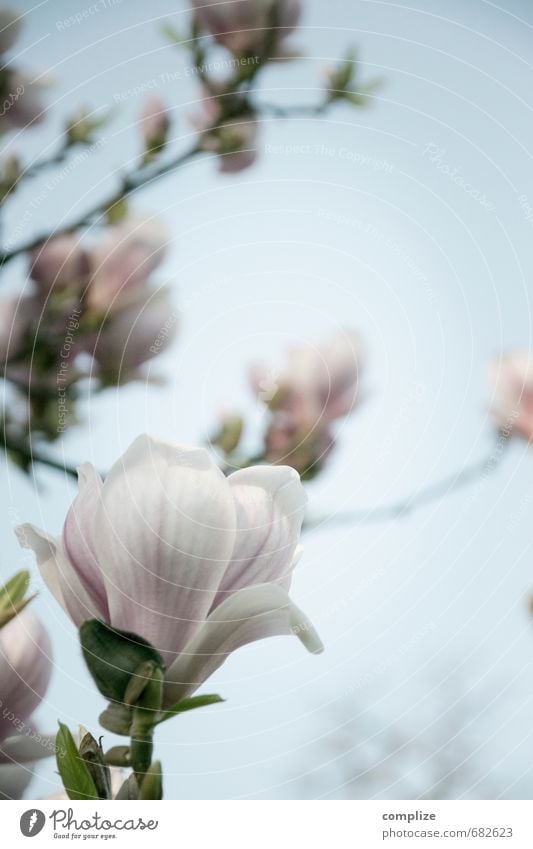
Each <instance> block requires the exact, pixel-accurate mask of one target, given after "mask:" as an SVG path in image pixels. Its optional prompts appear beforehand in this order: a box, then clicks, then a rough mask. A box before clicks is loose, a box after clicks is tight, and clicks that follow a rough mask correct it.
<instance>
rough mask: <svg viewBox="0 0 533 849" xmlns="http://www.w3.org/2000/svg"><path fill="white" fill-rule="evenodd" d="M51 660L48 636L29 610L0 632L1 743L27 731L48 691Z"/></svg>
mask: <svg viewBox="0 0 533 849" xmlns="http://www.w3.org/2000/svg"><path fill="white" fill-rule="evenodd" d="M51 658H52V649H51V645H50V639H49V637H48V634H47V632H46V630H45V628H44V627H43V625H42V624H41V622H40V621H39V619H37V617H36V616H35V615H34V614H33V613H32V612H31V611H30V610H28V609H27V608H26V609H25V610H23V611H22V613H20V614H19V615H18V616H15V618H14V619H11V620H10V621H9V622H8V623H7V625H4V627H3V628H2V629H1V630H0V684H1V691H2V713H1V714H0V740H5V739H6V738H8V737H12V736H14V735H16V734H18V733H20V732H21V731H24V730H25V723H26V720H27V719H28V717H29V716H30V714H31V713H32V712H33V711H34V710H35V708H36V707H37V705H38V704H39V703H40V701H41V700H42V698H43V696H44V694H45V692H46V688H47V686H48V682H49V680H50V675H51V672H52V659H51ZM28 730H29V729H28Z"/></svg>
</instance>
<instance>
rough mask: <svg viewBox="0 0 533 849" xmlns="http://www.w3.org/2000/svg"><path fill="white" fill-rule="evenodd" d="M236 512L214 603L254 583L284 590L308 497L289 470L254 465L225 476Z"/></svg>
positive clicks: (290, 570)
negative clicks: (277, 585) (227, 560)
mask: <svg viewBox="0 0 533 849" xmlns="http://www.w3.org/2000/svg"><path fill="white" fill-rule="evenodd" d="M228 481H229V484H230V486H231V488H232V492H233V497H234V499H235V505H236V511H237V533H236V538H235V548H234V549H233V553H232V556H231V563H230V564H229V565H228V568H227V569H226V572H225V573H224V577H223V579H222V582H221V585H220V588H219V592H218V594H217V597H216V599H215V602H214V604H213V608H212V609H215V608H216V607H217V606H218V605H219V604H220V603H221V602H222V601H224V599H225V598H227V597H228V594H229V593H233V592H235V591H236V590H238V589H240V588H241V587H246V586H251V585H253V584H266V583H270V582H277V583H280V584H282V585H284V586H285V587H286V588H287V589H288V585H289V584H290V576H291V572H292V560H293V556H294V553H295V550H296V546H297V544H298V540H299V538H300V531H301V527H302V521H303V516H304V510H305V505H306V503H307V496H306V494H305V491H304V488H303V486H302V484H301V482H300V477H299V475H298V473H297V472H295V470H294V469H291V468H290V467H289V466H256V467H253V468H248V469H242V470H240V471H238V472H235V473H234V474H232V475H230V476H229V478H228Z"/></svg>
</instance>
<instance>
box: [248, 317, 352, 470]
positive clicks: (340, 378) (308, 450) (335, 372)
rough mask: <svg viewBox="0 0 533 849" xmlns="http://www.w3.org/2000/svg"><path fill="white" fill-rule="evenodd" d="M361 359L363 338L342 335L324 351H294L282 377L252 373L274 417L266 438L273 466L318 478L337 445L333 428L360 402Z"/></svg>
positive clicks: (323, 347)
mask: <svg viewBox="0 0 533 849" xmlns="http://www.w3.org/2000/svg"><path fill="white" fill-rule="evenodd" d="M362 358H363V354H362V345H361V341H360V339H359V337H358V336H357V335H356V334H355V333H354V332H353V331H350V330H343V331H341V332H339V333H337V334H336V335H334V336H333V337H332V338H331V339H329V340H327V341H326V342H325V343H323V344H322V345H320V346H317V347H315V346H310V345H307V346H302V347H300V348H294V349H293V350H291V351H290V352H289V356H288V365H287V368H286V370H285V371H284V373H282V374H281V375H278V374H277V373H275V372H274V371H272V370H271V369H270V370H269V369H266V368H264V367H258V368H255V369H253V371H252V374H251V383H252V388H253V390H254V392H255V393H256V394H257V396H258V398H259V399H260V400H261V401H263V403H264V404H266V406H267V407H268V408H269V410H270V412H271V414H272V417H271V421H270V423H269V427H268V430H267V433H266V435H265V458H266V459H267V460H268V461H269V462H272V463H279V462H285V463H290V465H291V466H294V468H296V469H298V471H300V473H302V474H303V473H305V474H306V476H311V475H312V474H313V473H316V471H317V470H318V468H319V467H320V464H321V463H322V462H323V460H324V459H325V457H326V456H327V454H328V453H329V451H330V450H331V448H332V447H333V444H334V435H333V432H332V429H331V426H332V423H333V422H334V421H335V420H336V419H338V418H341V417H344V416H347V415H348V414H349V413H350V412H351V411H352V409H353V408H354V406H355V405H356V403H357V402H358V400H359V397H360V388H359V384H360V378H361V369H362V361H363V359H362Z"/></svg>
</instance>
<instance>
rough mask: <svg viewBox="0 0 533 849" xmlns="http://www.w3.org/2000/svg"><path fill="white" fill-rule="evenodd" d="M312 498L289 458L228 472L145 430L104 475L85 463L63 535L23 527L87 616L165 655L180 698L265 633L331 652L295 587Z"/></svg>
mask: <svg viewBox="0 0 533 849" xmlns="http://www.w3.org/2000/svg"><path fill="white" fill-rule="evenodd" d="M305 504H306V496H305V493H304V490H303V487H302V485H301V483H300V479H299V477H298V475H297V474H296V472H295V471H294V470H293V469H289V468H287V467H286V466H258V467H255V468H253V467H251V468H247V469H243V470H240V471H237V472H234V473H233V474H232V475H229V477H225V476H224V474H223V473H222V472H221V471H220V469H219V468H218V466H217V465H216V464H215V463H214V462H213V460H212V459H211V457H210V455H209V453H208V452H207V451H205V450H204V449H202V448H187V447H186V446H183V445H172V444H170V443H166V442H161V441H159V440H156V439H151V438H150V437H148V436H140V437H138V438H137V439H136V440H135V441H134V442H133V444H132V445H131V446H130V447H129V448H128V450H127V451H126V453H125V454H124V455H123V456H122V457H121V458H120V459H119V460H118V461H117V462H116V463H115V465H114V466H113V467H112V468H111V470H110V472H109V473H108V475H107V476H106V479H105V481H104V482H102V481H101V480H100V477H99V475H98V473H97V471H96V469H94V468H93V467H92V466H91V465H90V464H88V463H87V464H85V465H84V466H82V467H81V469H80V483H79V492H78V495H77V497H76V499H75V501H74V503H73V505H72V507H71V509H70V511H69V513H68V515H67V518H66V521H65V525H64V528H63V535H62V537H60V538H58V539H54V538H52V537H50V536H48V534H46V533H44V532H43V531H40V530H38V529H37V528H35V527H34V526H32V525H24V526H22V527H20V528H17V534H18V536H19V540H20V542H21V544H22V545H23V546H25V547H29V548H32V549H33V551H34V552H35V554H36V557H37V560H38V563H39V566H40V568H41V571H42V575H43V578H44V580H45V581H46V582H47V583H48V584H49V586H50V588H51V589H52V592H54V593H55V596H56V598H57V599H58V601H60V603H61V604H62V605H63V607H64V609H65V610H66V611H67V613H68V614H69V615H70V616H71V617H72V619H73V620H74V622H75V624H76V625H78V626H79V625H81V623H82V622H84V621H85V620H86V619H94V618H97V619H101V620H103V621H104V622H107V623H109V624H111V625H112V626H114V627H116V628H119V629H124V630H128V631H133V632H135V633H137V634H139V635H140V636H142V637H144V638H145V639H147V640H149V641H150V642H151V643H152V644H153V645H154V646H155V647H156V648H157V649H158V650H159V651H160V652H161V654H162V655H163V657H164V659H165V663H166V665H167V670H166V673H165V684H164V702H165V704H173V703H174V702H176V701H178V700H179V699H180V698H183V697H185V696H187V695H189V694H190V693H192V692H194V691H195V690H196V689H197V688H198V687H199V686H200V685H201V684H202V683H203V682H204V681H205V680H206V679H207V678H208V677H209V676H210V675H211V674H212V673H213V672H214V671H215V670H216V669H217V668H218V667H219V666H221V664H222V663H223V662H224V660H225V659H226V658H227V657H228V656H229V654H230V653H231V652H232V651H235V650H236V649H237V648H239V647H240V646H243V645H246V644H247V643H250V642H253V641H254V640H259V639H263V638H265V637H268V636H274V635H279V634H295V635H297V636H298V637H299V639H300V640H301V641H302V642H303V644H304V645H305V646H306V647H307V648H308V649H309V650H310V651H320V650H321V643H320V640H319V638H318V636H317V634H316V632H315V630H314V628H313V626H312V625H311V623H310V622H309V620H308V619H307V618H306V617H305V616H304V614H303V613H302V612H301V611H300V610H298V608H297V607H296V606H295V605H294V603H293V602H292V600H291V599H290V597H289V595H288V592H287V590H288V587H289V585H290V580H291V573H292V570H293V568H294V565H295V563H296V561H297V559H298V558H299V546H298V542H299V537H300V530H301V525H302V519H303V514H304V509H305Z"/></svg>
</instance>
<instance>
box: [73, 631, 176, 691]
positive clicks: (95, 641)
mask: <svg viewBox="0 0 533 849" xmlns="http://www.w3.org/2000/svg"><path fill="white" fill-rule="evenodd" d="M80 641H81V648H82V652H83V657H84V660H85V663H86V664H87V666H88V668H89V672H90V673H91V675H92V677H93V680H94V682H95V684H96V686H97V687H98V689H99V690H100V692H101V693H102V695H103V696H105V697H106V699H110V700H111V701H113V702H123V701H124V697H125V694H126V690H127V689H128V687H129V688H131V687H132V684H131V679H132V678H133V677H136V678H137V677H138V678H139V679H140V683H142V681H143V680H144V675H143V674H142V673H141V674H140V675H137V674H136V673H137V672H138V670H139V667H141V668H144V667H143V664H146V663H147V662H148V661H151V662H152V664H153V665H155V666H156V667H159V668H160V669H164V668H165V664H164V662H163V658H162V657H161V655H160V654H159V652H157V651H156V650H155V649H154V647H153V646H151V645H150V643H149V642H148V641H147V640H145V639H143V638H142V637H139V636H137V634H132V633H131V632H130V631H118V630H116V629H114V628H111V627H110V626H109V625H106V624H105V623H104V622H100V621H99V620H98V619H90V620H88V621H87V622H84V623H83V625H82V626H81V628H80ZM152 668H153V667H152ZM141 689H142V688H141Z"/></svg>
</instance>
